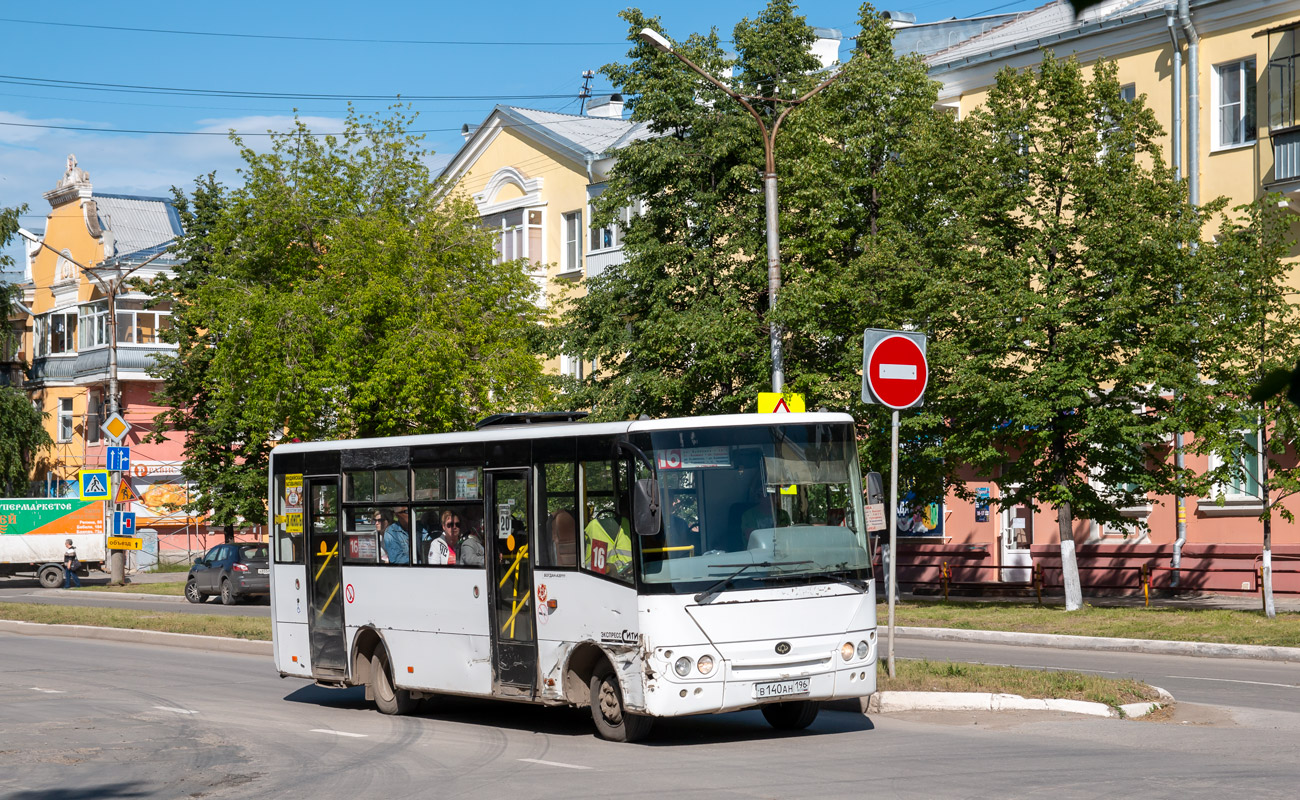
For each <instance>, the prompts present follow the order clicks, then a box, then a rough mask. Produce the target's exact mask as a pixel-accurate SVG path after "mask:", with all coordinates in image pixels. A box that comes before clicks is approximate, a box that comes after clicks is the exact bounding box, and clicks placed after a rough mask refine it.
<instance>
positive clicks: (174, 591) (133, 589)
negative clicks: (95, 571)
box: [74, 581, 185, 596]
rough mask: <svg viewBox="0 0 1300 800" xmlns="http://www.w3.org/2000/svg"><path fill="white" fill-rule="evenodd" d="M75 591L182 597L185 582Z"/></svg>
mask: <svg viewBox="0 0 1300 800" xmlns="http://www.w3.org/2000/svg"><path fill="white" fill-rule="evenodd" d="M74 591H82V592H126V593H128V594H165V595H171V596H180V595H183V594H185V583H184V581H176V582H175V583H172V582H168V583H128V584H127V585H126V586H82V587H81V588H80V589H76V590H74Z"/></svg>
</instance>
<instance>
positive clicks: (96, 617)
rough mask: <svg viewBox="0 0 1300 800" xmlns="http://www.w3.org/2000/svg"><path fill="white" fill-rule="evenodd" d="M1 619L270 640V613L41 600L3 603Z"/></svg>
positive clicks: (0, 613)
mask: <svg viewBox="0 0 1300 800" xmlns="http://www.w3.org/2000/svg"><path fill="white" fill-rule="evenodd" d="M0 619H12V620H19V621H22V622H41V623H45V624H47V625H94V626H96V627H100V628H127V629H130V630H143V631H165V632H167V633H197V634H201V635H203V636H225V637H228V638H234V639H253V640H256V641H270V639H271V620H270V618H268V617H233V616H222V615H217V614H183V613H180V612H176V611H144V610H140V609H134V608H92V607H89V606H55V605H45V604H42V603H0Z"/></svg>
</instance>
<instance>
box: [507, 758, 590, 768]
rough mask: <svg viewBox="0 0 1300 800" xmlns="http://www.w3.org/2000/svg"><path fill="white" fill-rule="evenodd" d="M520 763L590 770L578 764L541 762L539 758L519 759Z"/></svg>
mask: <svg viewBox="0 0 1300 800" xmlns="http://www.w3.org/2000/svg"><path fill="white" fill-rule="evenodd" d="M519 760H520V761H527V762H528V763H529V764H541V765H543V766H546V767H564V768H565V769H591V767H584V766H581V765H579V764H565V763H563V762H560V761H543V760H542V759H540V758H521V759H519Z"/></svg>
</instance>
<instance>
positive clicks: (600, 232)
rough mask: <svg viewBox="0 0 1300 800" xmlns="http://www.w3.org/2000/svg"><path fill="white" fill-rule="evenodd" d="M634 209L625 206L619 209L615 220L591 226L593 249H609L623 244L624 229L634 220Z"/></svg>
mask: <svg viewBox="0 0 1300 800" xmlns="http://www.w3.org/2000/svg"><path fill="white" fill-rule="evenodd" d="M632 213H633V209H632V207H631V206H625V207H623V208H621V209H619V212H618V214H617V215H616V217H615V221H614V222H612V223H609V224H608V225H599V226H597V225H592V226H591V249H592V250H609V249H611V248H614V247H622V246H623V231H624V229H625V228H626V227H627V225H628V223H629V222H631V220H632Z"/></svg>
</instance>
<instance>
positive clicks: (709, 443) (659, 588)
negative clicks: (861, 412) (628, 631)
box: [640, 423, 871, 592]
mask: <svg viewBox="0 0 1300 800" xmlns="http://www.w3.org/2000/svg"><path fill="white" fill-rule="evenodd" d="M649 438H650V445H651V447H650V450H649V451H648V452H647V454H648V455H649V456H650V457H651V459H652V460H653V462H654V464H655V466H656V477H657V479H658V482H659V492H660V508H661V509H662V516H663V525H662V527H661V529H660V532H659V533H658V534H657V535H655V536H647V537H644V538H642V539H641V542H640V544H641V548H640V550H641V564H640V566H641V585H642V587H643V588H644V589H645V590H647V591H650V592H685V591H695V590H698V589H699V588H700V587H701V586H707V585H709V584H713V583H716V582H717V581H718V580H719V579H722V578H726V577H728V576H730V575H732V574H733V573H737V571H738V570H741V568H742V567H745V568H744V569H743V571H740V572H739V573H737V574H735V575H734V578H733V581H732V583H733V584H734V585H735V586H737V587H739V586H759V585H763V586H770V585H773V584H779V583H782V582H793V583H807V582H809V581H813V580H815V579H816V578H817V577H818V576H825V577H826V578H827V579H828V580H835V579H842V578H853V579H866V578H869V577H870V575H871V572H870V569H871V557H870V555H869V552H868V548H867V534H866V530H865V525H864V519H863V512H862V487H861V479H860V476H859V471H858V460H857V447H856V444H855V440H854V433H853V428H852V426H851V425H848V424H825V423H823V424H816V425H772V426H768V427H746V428H699V429H693V430H691V429H687V430H675V431H662V432H652V433H650V434H649Z"/></svg>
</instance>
